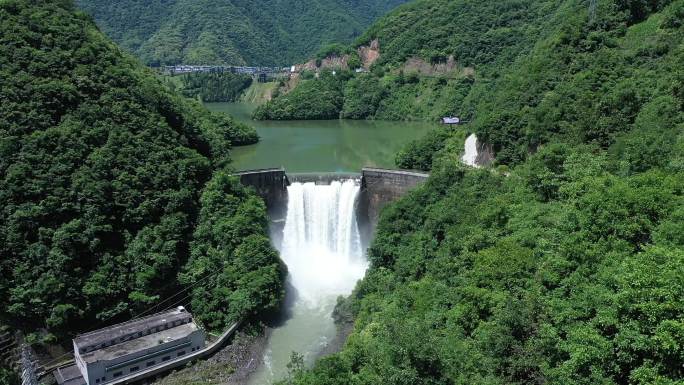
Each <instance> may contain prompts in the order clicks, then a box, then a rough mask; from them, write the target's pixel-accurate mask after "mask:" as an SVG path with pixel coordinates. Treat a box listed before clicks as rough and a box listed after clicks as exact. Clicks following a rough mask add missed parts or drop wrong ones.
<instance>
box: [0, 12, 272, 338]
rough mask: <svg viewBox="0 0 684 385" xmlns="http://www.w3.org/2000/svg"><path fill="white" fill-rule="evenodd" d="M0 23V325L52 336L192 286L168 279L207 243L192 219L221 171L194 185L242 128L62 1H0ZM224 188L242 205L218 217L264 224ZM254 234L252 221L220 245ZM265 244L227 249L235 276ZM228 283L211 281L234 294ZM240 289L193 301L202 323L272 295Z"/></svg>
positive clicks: (247, 135)
mask: <svg viewBox="0 0 684 385" xmlns="http://www.w3.org/2000/svg"><path fill="white" fill-rule="evenodd" d="M0 20H2V22H1V23H0V100H2V103H0V208H1V209H0V210H1V211H0V255H2V258H1V259H0V298H2V299H3V302H2V310H0V320H1V321H2V322H3V323H6V324H8V325H10V326H12V327H15V328H18V329H21V330H24V331H28V332H30V331H34V330H37V329H42V328H46V329H48V330H49V331H50V332H52V333H54V335H56V336H58V337H64V336H66V335H69V334H72V333H74V332H77V331H85V330H89V329H93V328H94V327H96V326H104V324H106V323H112V322H114V321H119V320H125V319H127V318H129V317H130V316H131V315H132V314H138V313H139V312H141V311H143V310H146V311H150V310H154V309H155V308H151V306H152V305H155V304H157V303H158V302H159V301H160V300H163V299H166V298H168V297H169V296H171V294H174V293H177V292H178V291H179V290H187V289H189V288H193V291H194V290H199V289H198V286H197V284H196V283H195V282H194V281H193V280H192V279H190V278H188V279H186V278H184V279H183V280H182V282H181V281H179V278H178V273H179V272H180V271H181V270H183V269H184V270H185V271H187V272H188V274H191V273H193V272H194V271H195V270H197V269H201V268H202V267H198V266H196V265H195V264H194V263H192V262H190V263H189V264H188V260H189V259H190V260H193V259H195V258H196V253H197V251H196V250H200V249H201V248H202V247H204V246H203V245H204V243H207V246H206V247H209V246H211V245H212V244H211V242H212V240H211V239H205V238H204V237H202V236H201V235H202V232H201V231H200V230H199V229H197V228H196V225H197V222H198V216H199V223H200V224H201V225H202V224H203V223H202V221H203V220H204V218H205V217H206V216H209V215H211V210H212V209H216V210H219V209H220V207H216V205H215V206H212V207H211V208H207V207H203V204H204V203H205V202H209V203H210V201H209V200H208V198H206V195H207V194H211V192H212V190H211V188H215V186H216V185H217V184H220V182H221V181H222V180H223V177H222V176H221V174H218V176H217V177H216V178H214V179H213V180H212V182H211V183H210V187H211V188H210V189H209V190H208V191H207V192H205V193H204V194H203V193H202V190H203V188H204V185H205V183H206V182H207V181H209V180H210V179H211V178H212V175H213V174H214V172H215V170H222V169H224V168H225V167H226V166H227V164H228V162H229V160H230V159H229V156H228V155H229V154H228V151H229V148H230V144H231V141H233V142H236V143H240V142H252V141H254V140H255V139H256V134H255V132H254V130H253V129H252V128H249V127H247V126H244V125H242V124H237V123H235V122H234V121H233V120H232V119H231V118H230V117H228V116H224V115H216V114H211V113H209V112H208V111H207V110H205V109H204V108H203V107H201V105H199V103H197V102H193V101H190V100H188V99H184V98H182V97H180V96H178V95H176V94H174V93H173V92H171V91H170V90H169V89H168V88H167V87H165V86H164V85H163V84H162V83H161V82H160V81H159V80H158V79H157V77H156V76H155V75H154V74H153V73H152V72H150V71H149V70H147V69H145V68H144V67H142V66H140V65H139V64H138V62H137V61H136V60H134V59H133V58H131V57H129V56H127V55H125V54H122V53H121V51H120V50H119V49H118V48H117V47H116V46H115V45H114V44H112V43H111V42H110V41H109V40H107V39H106V38H105V37H104V36H102V35H101V34H100V33H99V31H98V30H97V28H96V27H95V25H94V24H93V23H92V22H91V21H90V17H88V16H87V15H85V14H83V13H80V12H75V11H74V9H73V6H72V5H71V4H70V1H64V0H59V1H58V0H31V1H28V0H7V1H2V2H0ZM217 178H218V179H217ZM223 191H224V192H225V193H226V194H230V193H232V194H234V195H235V198H233V199H234V200H236V201H239V202H242V203H241V204H243V205H246V206H247V207H252V209H251V210H249V212H246V213H245V212H242V211H239V210H238V211H231V210H228V209H221V210H223V211H222V212H224V213H225V214H226V215H232V217H230V218H226V220H232V221H233V222H236V223H237V222H240V221H248V222H250V223H252V222H253V223H261V222H259V221H257V220H256V219H257V218H260V220H261V221H263V214H264V213H263V208H262V207H260V206H258V205H257V204H256V203H255V202H254V200H255V198H254V197H252V196H251V194H250V193H247V192H245V191H244V189H242V188H240V187H239V186H237V185H235V183H234V182H233V183H232V184H230V185H229V186H228V187H225V188H224V189H223ZM201 196H202V198H200V197H201ZM248 233H249V234H248ZM246 235H249V237H247V236H246ZM225 236H226V238H228V237H229V235H228V233H226V234H225ZM264 236H265V230H264V229H263V227H255V226H253V227H250V228H249V229H247V230H243V231H242V232H241V233H239V234H236V235H235V237H236V238H231V242H233V243H234V245H235V248H236V250H237V249H241V248H249V247H251V246H252V243H245V245H244V246H242V244H243V242H247V241H248V240H249V239H252V238H255V239H262V238H263V237H264ZM260 237H261V238H260ZM266 249H268V248H266ZM266 249H264V248H263V247H262V250H263V251H264V252H265V254H264V255H263V256H259V258H260V259H258V260H257V259H254V260H250V261H244V258H251V257H252V255H251V254H248V253H243V254H240V255H237V251H236V252H235V254H236V255H235V256H234V257H233V258H234V260H235V261H236V262H235V263H236V264H239V265H240V267H239V268H238V269H239V271H241V272H243V273H244V274H248V273H249V272H250V271H252V269H254V271H257V270H259V269H261V268H262V267H263V268H267V269H273V266H274V264H275V266H277V257H276V256H275V254H273V251H272V250H270V249H268V250H266ZM226 252H231V251H230V250H226ZM228 262H229V260H226V263H228ZM186 264H187V265H186ZM228 264H229V263H228ZM229 265H230V264H229ZM234 278H235V277H227V278H225V279H223V280H222V281H221V282H220V283H219V285H220V286H219V287H224V286H225V287H226V290H235V287H234V286H235V282H234V281H231V279H234ZM264 282H266V283H267V284H268V285H270V286H269V288H270V289H271V290H272V291H273V292H278V291H279V288H280V287H281V286H280V285H281V282H280V280H279V279H278V276H277V274H275V275H271V276H269V277H264V278H263V280H262V282H260V283H257V282H255V283H253V284H251V286H250V287H252V288H253V287H255V286H257V285H259V284H262V283H264ZM245 290H246V291H244V292H240V293H241V294H240V295H239V298H238V299H236V303H235V304H232V303H231V304H226V303H223V304H222V306H223V307H221V308H216V307H213V308H210V309H209V308H207V309H206V310H205V308H203V307H202V304H200V303H197V302H196V301H195V302H193V306H196V307H197V309H198V312H197V315H198V316H200V317H201V318H203V319H210V320H213V319H214V318H215V317H216V316H215V314H214V313H216V312H224V313H225V314H229V315H230V317H232V318H231V319H235V317H237V316H239V315H243V314H251V313H253V312H254V310H256V309H257V307H259V306H263V307H264V308H270V307H272V306H273V303H272V302H273V301H277V299H275V297H276V296H275V295H273V296H272V297H271V298H269V299H268V300H264V299H262V298H246V297H247V296H249V295H251V294H253V292H254V290H252V289H249V288H247V289H245ZM179 298H182V296H178V297H176V299H177V300H178V299H179ZM207 300H208V299H207ZM247 300H251V301H252V302H250V303H245V302H246V301H247ZM237 301H240V302H239V303H238V302H237ZM172 305H174V303H173V302H167V303H166V304H165V305H164V306H165V307H166V306H172ZM156 309H157V310H159V308H156ZM212 326H216V327H218V326H220V325H219V323H217V322H212Z"/></svg>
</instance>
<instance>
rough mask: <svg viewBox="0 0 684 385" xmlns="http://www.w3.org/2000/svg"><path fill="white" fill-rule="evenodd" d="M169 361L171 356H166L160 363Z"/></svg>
mask: <svg viewBox="0 0 684 385" xmlns="http://www.w3.org/2000/svg"><path fill="white" fill-rule="evenodd" d="M170 359H171V356H166V357H164V358H162V361H168V360H170Z"/></svg>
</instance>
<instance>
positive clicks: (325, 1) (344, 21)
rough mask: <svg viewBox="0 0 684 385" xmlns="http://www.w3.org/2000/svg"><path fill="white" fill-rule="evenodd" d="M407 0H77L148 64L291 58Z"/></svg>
mask: <svg viewBox="0 0 684 385" xmlns="http://www.w3.org/2000/svg"><path fill="white" fill-rule="evenodd" d="M403 2H405V0H372V1H359V0H307V1H283V0H259V1H246V0H219V1H215V0H212V1H208V0H154V1H145V2H140V1H135V0H116V1H109V0H77V4H78V5H79V6H80V7H81V9H83V10H85V11H86V12H88V13H90V14H91V15H93V16H94V17H95V20H96V21H97V23H98V25H99V26H100V27H101V28H102V30H103V31H104V32H105V33H106V34H107V35H108V36H110V37H111V38H112V39H114V41H115V42H117V43H119V44H120V45H121V46H123V47H124V48H126V49H128V50H129V51H131V52H133V53H134V54H135V55H136V56H138V57H139V58H141V59H142V60H143V62H145V63H146V64H152V65H159V64H177V63H187V64H233V65H240V64H249V65H284V66H287V65H291V64H294V63H295V62H297V61H302V60H305V59H306V58H307V56H309V55H311V54H313V53H314V52H315V51H316V50H317V49H318V48H319V47H320V46H321V45H322V44H326V43H330V42H351V41H352V40H353V39H354V38H356V37H358V36H359V35H360V34H361V33H362V32H363V31H364V30H365V28H366V27H368V25H370V24H371V22H372V21H373V20H375V19H376V18H377V17H378V16H381V15H383V14H384V13H386V12H387V11H389V10H390V9H391V8H393V7H395V6H396V5H398V4H401V3H403Z"/></svg>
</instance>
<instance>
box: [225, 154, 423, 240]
mask: <svg viewBox="0 0 684 385" xmlns="http://www.w3.org/2000/svg"><path fill="white" fill-rule="evenodd" d="M234 175H236V176H239V177H240V182H241V183H242V184H244V185H246V186H251V187H253V188H254V189H255V191H256V192H257V194H259V195H260V196H261V197H262V198H263V199H264V201H265V202H266V205H267V206H268V208H269V214H270V215H271V218H275V219H276V220H278V219H279V218H283V217H284V214H285V213H284V211H283V210H284V209H285V207H286V206H287V205H286V203H287V186H289V185H290V183H294V182H314V183H318V184H329V183H330V182H331V181H333V180H341V179H359V181H360V183H361V192H360V195H359V204H358V207H357V209H358V218H359V219H360V222H362V224H363V223H365V224H367V225H370V227H371V229H372V228H374V227H375V225H376V224H377V221H378V217H379V215H380V211H381V210H382V208H383V207H385V205H387V204H388V203H390V202H393V201H395V200H397V199H399V198H401V197H402V196H404V195H405V194H406V193H408V192H409V191H410V190H412V189H414V188H415V187H417V186H418V185H420V184H421V183H423V182H425V181H426V180H427V178H428V177H429V176H430V174H428V173H424V172H417V171H411V170H392V169H382V168H374V167H364V168H363V169H362V170H361V172H360V173H338V172H327V173H287V172H286V171H285V169H283V168H269V169H259V170H246V171H240V172H237V173H235V174H234Z"/></svg>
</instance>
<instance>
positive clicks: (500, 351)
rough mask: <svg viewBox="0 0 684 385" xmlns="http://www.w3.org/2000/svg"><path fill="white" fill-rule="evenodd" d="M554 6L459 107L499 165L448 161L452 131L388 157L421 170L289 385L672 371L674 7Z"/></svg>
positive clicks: (676, 348)
mask: <svg viewBox="0 0 684 385" xmlns="http://www.w3.org/2000/svg"><path fill="white" fill-rule="evenodd" d="M459 2H460V1H459ZM422 3H424V4H427V3H428V2H422ZM434 3H435V4H437V3H439V2H434ZM463 4H468V5H469V6H472V7H475V4H476V3H474V2H467V1H464V2H463ZM477 4H479V3H477ZM504 8H505V7H504ZM553 11H554V12H555V13H553V14H551V13H550V16H549V20H552V21H553V22H552V23H551V24H549V29H548V30H547V31H545V32H544V33H543V36H541V37H540V40H539V42H538V43H537V44H535V46H534V47H533V48H532V50H531V53H530V54H529V55H528V56H525V57H521V58H520V59H518V60H516V61H515V63H512V64H511V68H510V70H509V71H507V72H506V73H505V74H502V75H501V76H499V77H497V79H495V80H492V81H491V82H490V83H488V84H487V85H486V86H478V85H476V86H475V87H482V88H480V89H477V90H475V89H473V91H472V92H473V94H472V96H470V98H472V100H469V101H468V103H471V105H472V106H478V107H477V108H478V109H477V110H476V111H477V116H476V118H475V120H474V122H473V123H472V124H471V125H470V126H468V127H467V129H473V130H476V131H477V132H478V133H480V134H481V136H482V137H485V138H487V140H489V141H491V143H493V144H494V145H495V147H496V149H497V162H498V163H499V164H500V166H499V167H497V168H489V169H479V170H477V169H470V168H466V167H465V166H462V165H460V164H459V161H458V158H459V157H460V155H461V151H462V150H460V149H462V145H463V139H464V135H465V132H463V131H460V132H459V133H458V134H456V133H453V134H452V133H448V132H447V133H446V134H442V133H440V132H437V133H436V134H432V135H431V137H430V138H426V139H424V140H421V141H418V142H417V143H416V144H415V145H414V146H413V147H412V148H409V149H407V150H406V151H404V152H403V153H402V154H400V156H399V157H398V160H399V161H400V162H401V163H402V166H404V167H407V168H431V170H432V174H431V177H430V179H429V180H428V182H427V183H426V184H425V185H423V186H422V187H420V188H419V189H417V190H415V191H413V192H412V193H410V194H409V195H408V196H407V197H405V198H403V199H401V200H400V201H398V202H397V203H396V204H393V205H390V206H388V208H387V209H386V210H384V211H383V213H382V216H381V220H380V223H379V225H378V231H377V235H376V238H375V240H374V242H373V245H372V246H371V248H370V250H369V258H370V261H371V268H370V269H369V271H368V273H367V275H366V278H364V279H363V280H362V281H361V282H360V283H359V284H358V285H357V287H356V289H355V291H354V293H353V294H352V296H351V297H350V298H348V299H346V300H345V301H343V302H341V303H340V304H339V305H338V308H337V313H338V314H339V313H348V314H346V317H353V318H354V319H355V325H354V331H353V333H352V334H351V336H350V337H349V339H348V341H347V344H346V346H345V347H344V349H343V350H342V351H341V352H340V353H338V354H335V355H332V356H330V357H327V358H323V359H322V360H320V361H319V362H318V363H317V364H316V365H315V367H314V368H313V369H312V370H310V371H304V370H299V371H298V372H297V373H295V374H294V378H291V379H289V382H290V383H294V384H378V383H391V384H587V385H588V384H606V385H607V384H681V383H682V381H684V370H683V369H682V365H681V364H682V362H684V323H682V320H683V319H684V302H683V301H684V237H682V229H684V92H682V90H683V89H684V66H683V65H682V64H683V63H684V28H683V25H682V20H683V18H682V16H684V1H682V0H675V1H672V2H653V3H652V2H640V1H634V2H630V1H624V2H623V1H619V2H612V1H608V0H604V1H598V2H597V8H596V13H595V14H593V12H591V11H590V9H589V8H588V7H587V4H586V3H580V2H576V1H574V0H568V1H564V2H563V4H562V6H561V7H559V8H557V9H554V10H553ZM428 34H429V32H428ZM482 106H485V107H487V108H485V107H482ZM346 317H345V316H341V317H340V318H346Z"/></svg>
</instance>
